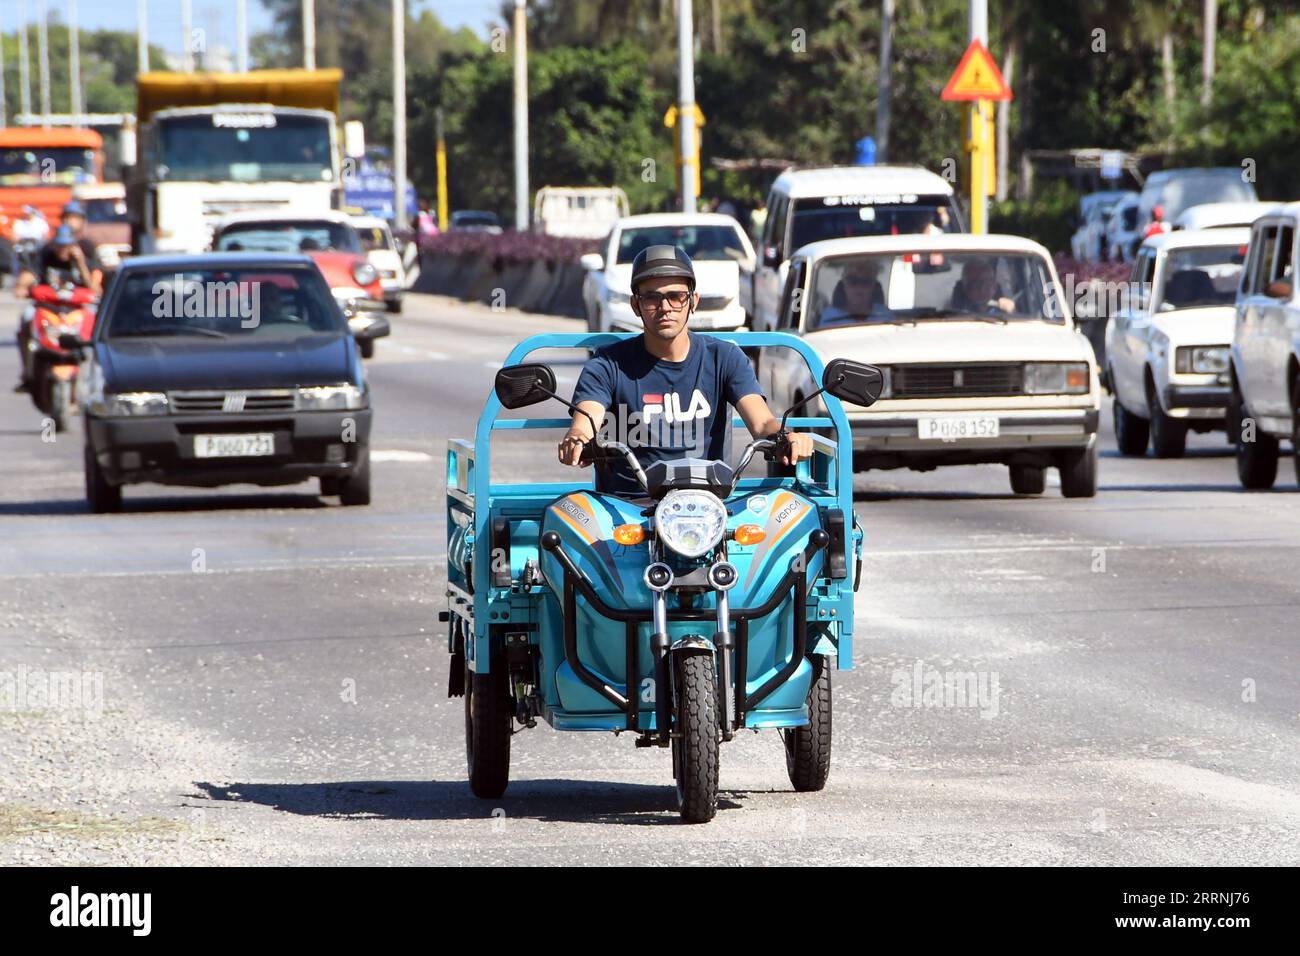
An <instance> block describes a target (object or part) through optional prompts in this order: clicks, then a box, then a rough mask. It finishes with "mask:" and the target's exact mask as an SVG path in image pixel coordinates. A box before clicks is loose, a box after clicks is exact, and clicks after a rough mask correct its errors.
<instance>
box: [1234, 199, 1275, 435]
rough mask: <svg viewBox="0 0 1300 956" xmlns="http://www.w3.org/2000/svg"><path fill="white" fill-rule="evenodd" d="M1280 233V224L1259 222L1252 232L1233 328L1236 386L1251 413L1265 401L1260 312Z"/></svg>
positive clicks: (1264, 301) (1264, 303)
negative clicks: (1261, 390)
mask: <svg viewBox="0 0 1300 956" xmlns="http://www.w3.org/2000/svg"><path fill="white" fill-rule="evenodd" d="M1277 231H1278V224H1277V222H1275V221H1264V222H1259V223H1256V224H1255V226H1254V229H1253V230H1252V231H1251V235H1250V251H1249V253H1248V254H1247V257H1246V268H1245V269H1243V270H1242V277H1241V290H1240V295H1239V296H1238V301H1237V323H1236V327H1235V328H1234V329H1233V340H1232V353H1233V367H1234V368H1235V369H1236V375H1237V387H1238V389H1239V390H1240V392H1241V395H1242V398H1243V399H1244V400H1245V405H1246V409H1247V411H1248V412H1250V413H1251V414H1257V413H1258V412H1259V409H1258V408H1257V404H1256V403H1258V402H1262V401H1263V395H1262V393H1261V392H1260V389H1259V385H1258V383H1259V380H1260V378H1261V377H1262V376H1263V375H1264V374H1265V370H1264V363H1263V361H1262V359H1261V355H1260V329H1261V327H1262V321H1263V318H1262V315H1261V309H1262V307H1264V306H1265V305H1266V304H1267V302H1268V298H1267V296H1265V295H1264V289H1265V286H1266V285H1267V284H1268V275H1269V272H1270V270H1271V268H1272V260H1273V257H1274V255H1275V254H1276V251H1277Z"/></svg>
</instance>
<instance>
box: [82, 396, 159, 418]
mask: <svg viewBox="0 0 1300 956" xmlns="http://www.w3.org/2000/svg"><path fill="white" fill-rule="evenodd" d="M167 408H168V405H167V395H166V394H165V393H163V392H108V393H107V394H104V395H102V396H93V397H92V398H91V401H90V412H91V414H93V415H110V416H118V415H166V414H167Z"/></svg>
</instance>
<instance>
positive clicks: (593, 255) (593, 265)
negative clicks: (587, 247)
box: [578, 252, 605, 272]
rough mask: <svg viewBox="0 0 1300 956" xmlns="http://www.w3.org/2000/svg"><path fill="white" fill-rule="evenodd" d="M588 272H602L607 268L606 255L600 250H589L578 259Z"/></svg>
mask: <svg viewBox="0 0 1300 956" xmlns="http://www.w3.org/2000/svg"><path fill="white" fill-rule="evenodd" d="M578 262H579V263H581V265H582V268H584V269H586V270H587V271H588V272H600V271H601V270H602V269H604V268H605V257H604V256H602V255H601V254H600V253H599V252H588V253H586V254H585V255H583V256H582V258H580V259H579V260H578Z"/></svg>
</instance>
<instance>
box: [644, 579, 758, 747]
mask: <svg viewBox="0 0 1300 956" xmlns="http://www.w3.org/2000/svg"><path fill="white" fill-rule="evenodd" d="M738 579H739V574H738V573H737V571H736V568H735V565H733V564H731V563H730V562H728V561H719V562H718V563H716V564H714V565H713V566H712V567H711V568H709V584H711V585H712V586H713V589H714V593H715V594H716V595H717V615H716V618H715V621H716V630H715V632H714V635H713V645H714V647H715V648H716V649H717V653H718V685H719V688H720V696H719V700H718V705H719V708H720V711H721V712H720V713H719V715H718V721H719V723H720V725H721V728H722V739H723V740H731V739H732V738H733V737H735V728H734V725H733V717H732V715H733V713H734V711H735V702H736V690H735V685H734V684H733V683H732V674H731V661H732V656H733V654H734V652H735V649H736V639H735V637H734V636H733V635H732V633H731V605H730V602H729V600H728V598H727V592H728V591H730V590H731V588H732V587H733V586H734V585H735V583H736V581H737V580H738ZM672 580H673V575H672V571H671V570H670V569H669V568H668V567H667V565H664V564H660V563H658V562H656V563H655V564H652V565H651V566H650V567H649V568H647V569H646V576H645V581H646V584H647V585H648V586H649V588H650V590H651V592H652V593H653V594H654V598H653V604H652V605H651V624H652V633H651V635H650V652H651V655H652V657H653V660H654V669H655V727H656V728H658V736H659V739H660V741H662V742H664V743H666V742H668V740H669V739H670V735H671V723H672V717H671V708H672V694H670V693H668V688H669V687H671V683H670V681H671V674H670V667H671V659H672V653H671V651H672V640H671V638H670V637H669V636H668V594H667V591H668V588H669V587H670V586H671V584H672Z"/></svg>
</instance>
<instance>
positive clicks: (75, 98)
mask: <svg viewBox="0 0 1300 956" xmlns="http://www.w3.org/2000/svg"><path fill="white" fill-rule="evenodd" d="M77 33H78V30H77V0H68V56H69V58H70V59H71V60H72V62H71V63H70V64H69V66H68V68H69V70H70V71H71V75H70V79H71V82H72V97H71V100H72V124H73V125H74V126H80V125H81V38H80V37H79V36H78V35H77Z"/></svg>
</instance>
